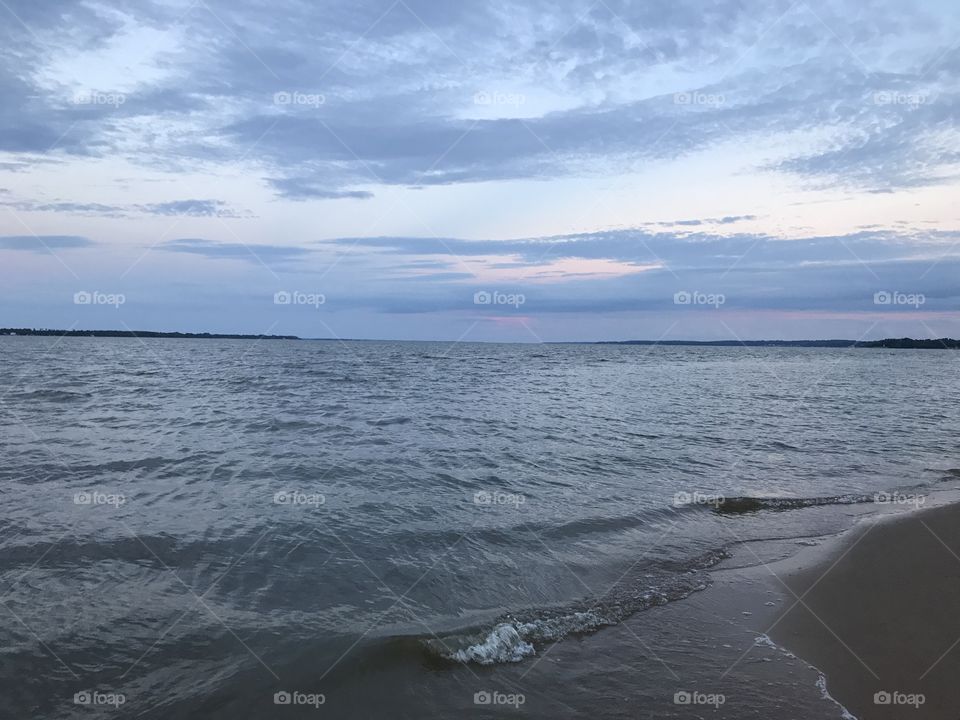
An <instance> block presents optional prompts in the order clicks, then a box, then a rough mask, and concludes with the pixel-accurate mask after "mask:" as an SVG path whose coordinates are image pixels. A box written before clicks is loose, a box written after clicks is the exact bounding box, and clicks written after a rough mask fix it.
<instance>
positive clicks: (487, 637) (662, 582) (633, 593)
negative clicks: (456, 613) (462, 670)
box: [421, 548, 730, 665]
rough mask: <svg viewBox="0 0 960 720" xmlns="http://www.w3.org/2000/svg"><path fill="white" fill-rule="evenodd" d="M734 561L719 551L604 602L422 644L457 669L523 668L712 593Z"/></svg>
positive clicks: (618, 590)
mask: <svg viewBox="0 0 960 720" xmlns="http://www.w3.org/2000/svg"><path fill="white" fill-rule="evenodd" d="M729 557H730V553H729V551H727V549H726V548H719V549H716V550H712V551H710V552H707V553H704V554H703V555H700V556H698V557H696V558H693V559H692V560H690V561H688V562H687V563H686V564H685V565H684V566H681V567H682V572H680V573H676V574H669V573H661V574H660V575H659V576H656V575H653V576H651V575H650V574H649V573H645V574H644V575H643V576H642V577H641V578H639V579H638V580H637V581H635V582H633V583H630V584H628V585H627V586H626V587H624V586H623V585H621V583H620V582H618V583H617V586H615V587H614V588H613V589H611V590H610V591H609V592H608V593H607V594H606V595H604V596H602V597H601V598H599V599H595V600H592V601H591V600H581V601H579V602H577V603H574V604H571V605H567V606H561V607H555V608H549V609H538V610H535V611H529V612H527V613H518V614H516V615H506V616H502V617H500V618H498V619H497V620H496V621H494V623H493V626H492V627H489V626H488V627H485V628H479V629H474V630H472V631H465V632H460V633H454V634H451V635H447V636H446V637H440V638H429V639H426V638H425V639H422V641H421V642H422V644H423V646H424V647H425V648H426V649H427V651H428V652H429V653H431V654H433V655H434V656H436V657H437V658H441V659H445V660H447V661H450V662H454V663H476V664H479V665H494V664H500V663H515V662H520V661H521V660H523V659H524V658H527V657H530V656H532V655H535V654H536V652H537V648H538V647H540V646H542V645H545V644H549V643H554V642H558V641H560V640H563V639H564V638H565V637H567V636H568V635H583V634H587V633H592V632H595V631H597V630H599V629H600V628H603V627H606V626H610V625H617V624H618V623H620V622H622V621H623V620H625V619H626V618H628V617H630V616H631V615H633V614H634V613H637V612H641V611H643V610H647V609H649V608H651V607H656V606H659V605H666V604H667V603H669V602H673V601H675V600H682V599H683V598H686V597H688V596H690V595H692V594H693V593H695V592H699V591H701V590H706V589H707V588H708V587H709V586H710V584H711V582H712V580H711V578H710V576H709V575H708V574H707V573H705V572H704V570H706V569H708V568H710V567H713V566H714V565H716V564H717V563H719V562H720V561H722V560H724V559H726V558H729Z"/></svg>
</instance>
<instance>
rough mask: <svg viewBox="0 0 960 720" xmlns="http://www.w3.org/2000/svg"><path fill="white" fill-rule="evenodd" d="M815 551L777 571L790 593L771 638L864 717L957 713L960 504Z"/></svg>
mask: <svg viewBox="0 0 960 720" xmlns="http://www.w3.org/2000/svg"><path fill="white" fill-rule="evenodd" d="M817 550H819V552H812V553H809V554H808V553H801V554H800V555H798V556H795V557H794V558H792V559H790V560H787V561H784V563H783V564H782V565H783V567H782V570H780V571H779V572H777V573H775V574H776V575H777V577H778V578H780V582H781V583H782V585H781V589H784V586H785V588H786V589H788V592H789V594H790V595H792V597H789V602H788V607H787V609H786V610H785V611H784V612H782V613H780V614H779V615H778V617H777V618H776V619H775V620H774V623H773V625H772V626H771V628H770V629H769V631H768V635H769V636H770V637H771V638H772V639H773V640H774V641H775V642H776V643H777V644H778V645H780V646H781V647H783V648H785V649H787V650H788V651H789V652H791V653H795V654H796V655H797V657H799V658H801V659H803V660H804V661H806V662H808V663H810V664H811V665H812V666H814V667H816V668H817V669H819V670H820V671H821V672H822V673H823V674H824V676H825V677H826V687H825V688H824V690H825V691H826V692H829V694H830V696H832V697H833V698H835V699H836V701H837V702H838V703H839V704H841V705H842V706H843V707H845V708H846V709H847V710H848V711H849V712H850V713H852V714H853V715H854V716H855V717H857V718H860V720H865V719H866V718H869V719H870V720H873V719H874V718H879V719H881V720H882V719H885V718H903V717H910V718H916V719H917V720H921V719H924V718H948V717H955V716H956V713H957V708H958V707H960V684H958V683H957V682H956V681H955V678H956V677H957V676H958V675H960V612H958V611H957V609H958V608H960V503H956V502H954V503H951V504H946V505H938V506H934V507H930V508H924V509H919V510H916V511H911V512H906V513H896V514H895V515H892V516H879V517H876V518H873V519H871V520H869V521H864V522H863V523H862V524H860V525H859V526H857V527H855V528H853V529H851V530H850V531H849V532H848V533H845V534H844V535H843V536H841V537H840V538H837V539H836V540H834V541H832V542H829V543H826V544H825V545H824V546H822V547H821V548H817ZM777 565H780V564H777ZM778 569H779V568H778Z"/></svg>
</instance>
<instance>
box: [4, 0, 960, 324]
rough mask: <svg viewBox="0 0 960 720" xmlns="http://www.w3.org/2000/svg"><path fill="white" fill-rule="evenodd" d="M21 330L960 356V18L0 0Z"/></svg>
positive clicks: (531, 5) (818, 6)
mask: <svg viewBox="0 0 960 720" xmlns="http://www.w3.org/2000/svg"><path fill="white" fill-rule="evenodd" d="M0 98H2V102H0V327H45V328H60V329H120V330H123V329H127V330H154V331H156V330H159V331H188V332H204V331H209V332H238V333H254V334H260V333H266V334H295V335H299V336H302V337H327V338H380V339H414V340H444V341H508V342H542V341H566V340H570V341H590V340H619V339H646V340H690V339H705V340H747V339H750V340H756V339H819V338H849V339H876V338H882V337H890V336H896V337H902V336H911V337H947V336H952V337H960V305H958V301H960V203H958V198H960V192H958V191H960V130H958V119H960V3H957V2H956V1H955V0H949V1H947V0H930V1H928V2H924V3H906V2H903V1H902V0H899V1H891V2H887V1H883V0H844V1H842V2H841V1H835V0H797V1H793V0H784V1H781V0H762V1H756V2H754V1H752V0H595V1H591V0H582V1H581V0H569V1H565V2H556V1H555V0H554V1H552V2H546V1H541V0H523V1H522V2H521V1H507V0H489V1H485V2H479V1H473V0H461V1H458V2H447V1H446V0H351V1H349V2H347V1H346V0H339V1H337V2H329V1H327V0H272V1H271V2H269V3H267V2H251V1H250V0H182V1H175V2H153V1H152V0H114V1H112V2H109V3H101V2H84V1H75V0H44V2H37V0H0Z"/></svg>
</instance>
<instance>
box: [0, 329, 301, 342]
mask: <svg viewBox="0 0 960 720" xmlns="http://www.w3.org/2000/svg"><path fill="white" fill-rule="evenodd" d="M0 335H46V336H55V337H117V338H200V339H209V340H299V339H300V338H298V337H297V336H296V335H230V334H225V333H183V332H153V331H150V330H49V329H46V328H42V329H36V328H0Z"/></svg>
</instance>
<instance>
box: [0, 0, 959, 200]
mask: <svg viewBox="0 0 960 720" xmlns="http://www.w3.org/2000/svg"><path fill="white" fill-rule="evenodd" d="M52 1H53V3H54V7H53V8H52V9H51V10H49V11H48V12H45V13H38V12H36V10H35V9H34V8H33V7H32V6H31V5H30V4H29V3H24V2H16V3H13V4H12V5H11V6H10V7H11V10H12V12H14V13H15V14H17V15H18V16H19V17H20V18H21V19H22V21H23V23H24V24H26V25H27V27H28V28H29V29H30V31H31V32H27V33H25V32H24V30H23V28H22V27H21V26H20V25H19V24H18V23H15V22H10V23H5V29H3V30H2V31H0V40H4V39H5V40H6V41H7V42H6V43H5V46H6V48H7V49H5V50H2V51H0V95H2V96H3V97H4V100H5V102H4V104H3V107H2V109H0V150H6V151H9V152H11V153H14V154H16V155H18V156H23V157H26V156H27V155H28V154H30V153H33V157H43V156H57V157H59V156H64V155H66V156H77V157H106V156H108V155H111V154H115V153H117V152H122V153H123V155H124V156H125V157H127V158H129V159H130V160H131V161H132V162H135V163H141V164H144V165H148V166H151V167H154V168H160V169H166V170H177V169H187V168H198V167H204V166H207V165H209V164H211V163H213V164H221V163H222V164H226V163H229V162H232V161H234V160H236V158H237V157H246V156H248V155H249V157H250V159H251V160H255V161H256V162H258V163H259V164H260V166H261V167H263V168H265V170H264V172H265V177H264V179H265V181H266V182H267V183H268V186H269V187H271V188H272V189H273V190H274V191H275V192H276V193H277V195H278V196H279V197H281V198H284V199H287V200H309V199H364V198H369V197H372V195H373V193H374V192H376V190H375V189H373V190H367V189H363V190H358V189H356V186H357V184H359V183H362V184H364V185H379V184H383V185H405V186H430V185H444V184H458V183H473V182H483V181H496V180H505V179H530V178H552V177H558V176H564V175H568V174H570V173H571V172H576V173H582V172H587V173H590V172H611V171H615V170H616V169H620V170H623V171H626V170H627V169H629V168H630V167H633V166H634V165H635V164H636V163H637V162H640V161H644V160H652V159H654V160H676V159H679V158H682V157H685V156H689V155H691V154H694V153H697V152H700V151H703V150H706V149H710V148H717V147H721V146H723V145H724V144H726V143H730V142H735V141H736V142H746V143H750V142H751V141H752V140H754V139H756V138H763V139H769V140H772V141H773V142H774V143H775V145H776V147H775V151H774V153H773V154H774V155H776V156H777V157H773V158H771V159H769V160H768V161H766V162H760V163H759V164H757V165H756V166H755V167H752V168H747V169H748V170H751V171H772V172H777V173H783V174H788V175H790V176H795V177H798V178H800V179H802V180H805V181H809V182H811V183H814V184H823V185H828V186H838V187H856V188H860V189H877V188H881V189H883V188H909V187H917V186H922V185H931V184H940V183H944V182H951V181H952V180H953V179H954V178H955V177H956V175H957V173H956V172H955V168H954V166H955V165H957V164H958V161H960V158H958V155H957V153H956V152H955V151H953V149H952V148H954V147H955V146H956V140H957V137H956V135H957V129H956V127H955V123H954V118H955V117H956V113H957V110H958V103H960V92H958V91H957V79H958V76H960V49H956V48H954V49H953V50H952V51H951V45H952V44H953V39H954V36H955V33H956V31H957V30H958V29H960V17H958V12H957V10H956V8H953V7H951V6H950V5H948V4H942V5H936V4H934V5H930V6H924V7H923V8H910V9H909V10H907V9H905V8H904V7H903V6H902V5H900V4H898V3H896V2H886V1H884V0H877V2H872V3H870V4H869V7H864V6H861V5H860V4H858V3H855V2H853V0H848V1H847V2H831V3H825V4H823V6H819V5H818V6H817V8H816V9H814V8H813V7H811V6H808V5H807V4H805V3H797V4H793V3H790V2H787V1H786V0H775V1H774V2H765V3H761V2H750V1H747V2H743V1H741V0H717V1H716V2H712V3H709V4H708V5H704V4H703V3H702V2H694V1H693V0H680V1H676V2H674V1H671V2H667V1H666V0H656V1H655V2H650V3H644V4H643V6H642V7H639V6H638V5H637V3H633V2H628V1H627V0H610V1H609V2H605V3H599V4H598V3H592V2H590V1H589V0H577V1H576V2H572V3H569V4H555V3H547V2H540V1H539V0H538V1H536V2H515V1H512V0H491V2H488V3H481V4H475V3H468V4H467V5H466V6H464V7H459V4H458V7H455V8H454V7H450V8H439V7H437V5H438V4H437V3H432V2H425V1H421V2H412V1H410V2H404V3H394V4H391V3H388V2H385V1H384V0H361V1H360V2H357V3H351V4H350V5H349V8H347V6H345V5H343V4H341V3H332V4H330V3H326V4H323V5H322V6H312V5H309V4H303V3H299V2H294V1H293V0H278V2H276V3H273V4H271V7H270V8H269V9H267V8H263V7H261V6H260V5H258V4H257V3H254V2H249V1H246V0H244V1H241V2H227V0H210V2H209V3H206V4H205V8H208V12H201V13H186V14H184V13H182V12H178V11H177V10H176V9H175V8H172V7H168V6H166V5H165V4H163V3H156V2H145V3H141V4H136V5H134V4H127V3H124V4H123V5H122V6H121V8H119V9H118V10H117V11H107V9H106V8H105V7H101V6H97V5H89V4H85V3H81V2H72V1H67V0H52ZM210 15H213V17H215V18H217V19H218V22H210ZM157 28H164V30H163V31H162V32H161V31H160V30H159V29H157ZM148 31H150V32H154V34H155V35H156V38H155V39H156V44H157V45H158V46H159V47H161V48H162V50H163V53H162V62H160V59H161V58H159V57H158V58H157V61H156V62H152V64H151V63H145V64H144V63H143V61H142V59H141V64H142V65H143V68H144V69H143V73H144V78H146V79H144V80H141V81H140V82H138V83H134V84H132V85H130V86H129V87H127V86H123V83H120V82H117V83H116V84H118V85H121V87H115V88H110V87H107V86H106V85H103V83H102V82H97V83H94V82H93V80H94V79H96V78H91V77H86V84H83V83H81V82H79V81H78V80H77V79H72V81H71V82H67V79H64V78H61V79H59V81H57V80H54V79H52V78H51V76H50V73H49V72H44V70H47V71H49V68H50V66H54V67H56V68H60V69H61V71H62V68H64V67H66V68H69V67H70V64H69V63H65V62H64V60H63V58H64V57H68V56H69V57H74V58H75V61H74V64H76V65H77V66H78V67H83V68H88V67H90V66H92V65H93V64H94V63H95V62H99V63H100V65H101V66H104V65H106V66H107V67H106V69H105V68H104V67H99V68H98V70H99V71H100V72H101V73H102V74H103V75H104V78H105V80H104V81H103V82H107V81H108V79H109V78H110V77H119V75H117V74H116V73H114V74H113V75H111V74H110V73H108V72H107V71H106V70H109V67H108V64H109V63H108V60H109V59H110V58H112V57H114V55H116V54H117V52H118V51H117V49H116V48H117V47H122V46H123V42H131V40H130V38H136V37H139V36H138V35H137V33H146V32H148ZM53 37H55V38H57V43H56V44H52V43H49V42H47V41H48V40H49V39H50V38H53ZM151 37H152V36H151ZM188 37H190V38H193V39H194V40H195V42H186V40H185V38H188ZM318 37H320V38H321V41H320V42H318V41H317V38H318ZM278 38H282V39H283V41H282V43H281V42H279V41H278ZM13 47H16V48H18V50H17V52H14V51H13V50H12V49H11V48H13ZM111 53H113V54H111ZM105 58H106V59H105ZM33 68H39V69H40V71H37V72H35V71H34V70H33ZM201 68H202V71H201V70H200V69H201ZM147 71H149V72H147ZM81 79H83V78H81ZM128 84H129V83H128ZM91 86H93V87H91ZM84 92H86V93H87V94H88V98H89V97H92V96H91V93H94V94H95V93H101V94H102V95H103V97H104V98H107V99H109V98H110V97H114V96H116V97H122V98H123V101H122V102H108V101H107V100H104V101H103V102H92V101H91V102H86V103H83V102H81V103H78V102H76V97H77V93H80V96H81V97H82V96H83V93H84ZM278 93H279V94H281V96H282V97H285V98H287V99H286V101H285V102H278V101H277V100H276V97H277V95H278ZM478 93H480V94H481V95H482V97H484V98H489V102H487V103H484V104H478V102H477V100H476V96H477V94H478ZM498 97H500V98H504V100H503V101H502V102H501V101H498V100H497V98H498ZM297 98H301V99H302V101H301V100H298V99H297ZM916 98H925V99H929V101H926V100H924V101H917V100H916ZM511 103H512V104H511ZM521 111H522V112H521ZM805 135H817V136H818V137H817V138H816V139H811V138H810V137H805ZM198 138H203V141H200V140H198ZM817 146H819V147H817ZM24 161H25V160H24ZM160 212H164V211H163V210H160ZM192 212H196V213H198V214H200V215H205V216H209V215H213V214H218V213H219V212H222V209H221V210H220V211H216V210H213V209H212V208H210V207H209V206H207V207H206V208H203V207H201V206H196V207H195V208H194V210H193V211H192ZM172 213H173V214H176V212H175V211H172Z"/></svg>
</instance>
